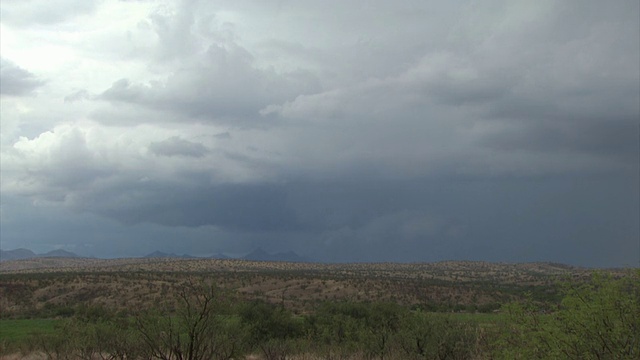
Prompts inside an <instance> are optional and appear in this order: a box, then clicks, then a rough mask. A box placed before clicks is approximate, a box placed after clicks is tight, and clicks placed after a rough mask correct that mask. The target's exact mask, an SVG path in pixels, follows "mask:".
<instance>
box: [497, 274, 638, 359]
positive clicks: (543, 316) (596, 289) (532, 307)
mask: <svg viewBox="0 0 640 360" xmlns="http://www.w3.org/2000/svg"><path fill="white" fill-rule="evenodd" d="M564 294H565V297H564V298H563V300H562V303H561V304H560V306H559V308H558V309H557V310H556V311H555V312H553V313H547V312H545V311H543V310H542V308H541V307H540V306H539V305H537V304H535V303H533V302H531V301H529V302H525V303H514V304H511V305H509V306H507V307H506V310H507V311H508V312H509V314H510V315H511V323H510V326H507V328H506V329H505V333H504V334H503V336H502V339H501V341H500V346H499V347H500V348H501V349H500V350H499V351H497V357H498V358H504V359H639V358H640V270H638V271H636V272H635V273H633V274H630V275H629V276H625V277H622V278H620V279H614V278H612V277H610V276H603V275H601V274H595V275H594V276H593V279H592V281H590V282H589V283H586V284H583V285H579V286H575V285H571V284H569V285H566V286H565V289H564Z"/></svg>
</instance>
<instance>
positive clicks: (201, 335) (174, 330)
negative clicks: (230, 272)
mask: <svg viewBox="0 0 640 360" xmlns="http://www.w3.org/2000/svg"><path fill="white" fill-rule="evenodd" d="M178 299H179V302H180V307H179V309H178V311H177V313H176V314H175V316H172V315H171V314H159V313H157V312H153V311H150V312H146V313H145V314H143V315H141V316H138V317H137V319H136V328H137V330H138V332H139V334H140V337H141V339H142V341H143V342H144V343H145V345H146V350H147V352H148V354H147V355H148V356H149V357H153V358H159V359H163V360H174V359H178V360H199V359H219V360H225V359H231V358H233V357H234V356H236V355H237V353H238V352H239V350H240V344H241V340H242V334H241V332H240V330H239V329H238V328H237V327H234V326H233V325H231V323H230V321H229V320H228V316H226V315H227V312H226V310H227V308H228V305H229V303H228V301H227V299H226V298H225V297H224V295H223V293H222V292H220V291H219V290H218V289H216V288H215V287H213V286H207V285H195V284H194V283H192V282H188V283H186V284H185V285H184V286H182V288H181V289H180V290H179V291H178Z"/></svg>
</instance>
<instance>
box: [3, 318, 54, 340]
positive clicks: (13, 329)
mask: <svg viewBox="0 0 640 360" xmlns="http://www.w3.org/2000/svg"><path fill="white" fill-rule="evenodd" d="M58 322H60V320H56V319H19V320H13V319H11V320H9V319H7V320H5V319H2V320H0V339H2V341H5V342H11V343H18V342H22V341H24V340H26V339H27V338H28V337H29V336H31V335H33V334H53V333H54V332H55V331H54V326H55V324H56V323H58Z"/></svg>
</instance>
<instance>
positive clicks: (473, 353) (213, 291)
mask: <svg viewBox="0 0 640 360" xmlns="http://www.w3.org/2000/svg"><path fill="white" fill-rule="evenodd" d="M602 279H605V280H606V281H603V280H602ZM639 279H640V277H639V276H638V273H637V272H636V273H634V272H633V271H632V270H630V269H606V270H604V269H599V270H594V269H586V268H579V267H573V266H568V265H563V264H554V263H522V264H507V263H489V262H474V261H444V262H437V263H352V264H321V263H291V262H264V261H247V260H237V259H176V258H129V259H87V258H32V259H22V260H13V261H4V262H2V263H0V299H1V300H0V314H2V322H3V326H2V328H3V330H2V331H3V339H2V343H1V345H2V352H3V354H4V356H16V355H15V354H16V353H19V354H22V355H26V354H31V355H30V356H38V354H39V355H41V356H45V357H50V358H63V357H65V356H66V357H69V356H70V357H75V358H95V357H96V356H98V350H96V349H94V350H91V351H89V350H87V351H89V353H90V354H88V355H87V354H85V355H81V354H80V352H79V350H77V349H76V350H73V346H76V347H78V346H79V345H78V344H75V343H74V344H75V345H72V344H69V345H68V347H67V348H65V349H66V350H64V351H63V350H61V349H57V350H55V349H54V350H55V351H54V350H52V345H51V343H46V341H44V340H42V339H47V336H54V335H52V334H55V333H56V332H58V333H59V331H60V330H61V329H66V330H65V332H64V334H65V335H64V336H63V339H66V340H67V341H70V340H69V338H70V337H73V336H72V335H70V334H73V333H74V331H76V332H77V331H80V330H78V329H83V330H81V332H82V333H83V334H85V333H89V334H97V333H93V332H92V331H95V327H96V326H107V327H113V328H112V331H114V333H113V334H112V337H116V338H117V336H116V335H115V334H116V333H117V332H118V331H125V330H124V329H129V330H127V331H132V330H131V329H135V330H136V331H138V332H140V331H142V330H144V329H146V328H144V326H143V324H147V323H145V322H143V320H141V319H147V320H145V321H151V320H148V319H149V318H150V317H152V318H153V319H156V320H157V319H165V320H166V319H174V320H175V318H176V317H177V318H180V316H185V315H184V311H185V309H187V310H188V313H189V315H188V316H186V318H184V319H183V320H182V322H178V321H176V323H180V324H182V325H181V326H187V325H188V324H190V321H193V318H192V316H193V314H194V313H198V311H200V310H202V309H201V308H199V306H200V305H201V304H202V303H201V302H202V301H203V300H206V301H210V302H211V304H216V306H212V307H215V308H218V309H219V310H216V311H215V314H217V315H215V316H213V315H210V314H207V316H212V319H213V318H216V316H217V317H219V316H225V317H226V318H228V319H231V320H228V321H230V323H231V324H233V325H229V323H226V325H224V326H223V328H225V326H226V327H229V326H231V328H233V329H230V328H225V329H226V330H225V331H222V330H221V329H220V328H219V327H216V329H217V330H216V331H217V332H222V333H225V334H227V335H229V334H235V335H233V339H235V340H231V339H228V338H224V339H222V340H220V339H218V340H216V341H219V342H221V343H222V344H227V345H228V344H235V345H233V346H232V347H233V349H234V350H229V351H230V352H225V353H224V354H226V355H225V356H229V357H225V356H222V355H215V356H214V354H213V353H210V354H208V355H206V356H204V355H202V354H200V355H197V354H192V355H193V356H196V357H195V358H202V359H204V358H237V356H239V355H242V356H244V357H247V356H254V357H257V358H264V359H276V358H279V359H294V358H305V356H317V358H344V359H347V358H352V359H359V358H368V359H378V358H379V359H383V358H392V359H393V358H396V359H402V358H427V359H432V358H433V359H440V358H442V359H444V358H460V359H464V358H478V359H483V358H495V357H500V356H503V357H505V358H506V355H504V353H502V352H501V351H502V350H499V348H498V345H497V344H499V343H500V342H501V341H505V340H504V339H505V337H504V331H506V330H505V329H507V328H510V327H511V326H519V325H522V324H518V322H517V321H519V320H517V319H520V320H522V321H525V320H526V319H528V318H527V317H528V316H536V317H537V316H541V317H542V319H544V321H551V320H552V319H553V318H555V317H556V314H559V313H561V312H562V311H563V306H564V305H563V304H565V303H566V301H565V300H566V297H567V296H568V295H571V294H574V293H572V292H575V291H578V290H579V291H587V290H588V291H592V292H593V291H595V290H597V289H599V288H602V289H607V288H608V287H607V286H609V285H606V284H618V283H620V284H621V283H622V282H624V284H626V285H624V286H626V287H629V286H630V287H631V288H630V289H627V290H628V293H623V296H618V298H616V299H615V301H617V302H619V301H624V300H625V296H627V297H628V299H630V300H631V301H630V302H629V303H627V304H626V306H629V310H630V311H631V312H632V314H633V313H634V311H635V312H636V313H637V311H638V308H639V305H638V295H639V294H640V293H639V292H638V290H639V288H640V282H639ZM594 284H596V285H597V284H600V285H597V286H596V287H594ZM603 284H604V285H603ZM605 285H606V286H605ZM610 290H611V289H610ZM209 291H210V292H209ZM611 291H613V290H611ZM616 291H617V290H616ZM625 294H626V295H625ZM574 295H575V294H574ZM591 295H593V294H591ZM591 295H590V296H591ZM596 295H597V294H596ZM595 297H596V298H597V296H595ZM230 299H232V300H230ZM563 299H565V300H563ZM229 301H231V303H229ZM522 304H528V305H527V306H529V308H528V309H529V310H531V309H534V308H535V309H536V311H535V313H531V312H526V311H524V310H522V309H521V310H522V311H521V312H520V313H518V312H517V311H515V310H514V306H516V307H517V306H520V305H522ZM600 305H602V304H600ZM218 311H219V312H218ZM91 314H93V315H91ZM354 314H355V315H354ZM363 314H366V315H363ZM513 316H515V317H516V318H514V317H513ZM272 317H273V318H272ZM423 317H424V319H423ZM639 318H640V317H639ZM116 319H119V320H117V321H116ZM322 319H324V320H322ZM345 319H347V320H348V321H347V320H345ZM418 319H422V320H418ZM156 320H154V321H156ZM610 320H611V321H613V323H611V324H617V323H616V322H615V321H617V320H616V319H610ZM263 321H264V322H266V325H265V324H261V322H263ZM345 321H346V322H345ZM415 321H423V322H424V323H423V324H421V325H420V327H419V328H416V329H413V328H412V327H411V326H414V325H411V324H414V322H415ZM170 322H171V321H170ZM636 322H637V321H636ZM123 323H124V324H128V325H126V326H124V325H122V324H123ZM152 323H153V324H156V325H154V326H160V325H158V323H157V322H152ZM223 323H224V322H223ZM525 323H526V322H525ZM43 324H44V325H43ZM117 324H119V325H117ZM215 324H217V325H215V326H220V324H218V323H215ZM385 324H387V325H385ZM210 325H211V326H212V327H215V326H214V323H212V324H210ZM236 325H237V326H238V328H234V326H236ZM628 325H629V324H622V325H620V326H628ZM145 326H146V325H145ZM164 326H169V327H171V326H173V325H167V324H165V325H164ZM260 326H266V330H265V329H263V328H261V327H260ZM380 326H382V327H380ZM612 326H613V325H612ZM617 326H618V325H616V328H615V329H614V330H615V331H619V329H618V328H617ZM18 327H20V328H22V329H23V330H21V332H20V334H18V335H16V334H15V331H14V332H12V330H11V329H10V328H18ZM65 327H66V328H65ZM282 327H284V329H285V330H286V331H285V330H282ZM442 327H446V328H451V329H457V330H456V331H454V333H455V336H454V337H452V338H440V339H439V340H438V341H439V344H440V345H438V343H435V344H432V345H431V347H432V348H431V350H429V351H427V350H426V349H427V347H425V348H424V349H423V350H415V349H414V350H410V348H411V347H407V345H406V344H405V345H403V340H402V339H405V340H406V338H407V336H408V335H406V334H405V332H406V331H413V332H414V333H412V334H413V335H411V336H414V337H415V336H418V337H420V336H422V337H424V338H425V341H427V340H428V339H430V338H435V339H438V336H437V335H435V334H433V333H429V334H427V333H424V331H427V330H429V329H431V331H432V332H433V331H436V330H437V329H440V330H441V331H443V330H442ZM88 328H90V329H94V330H91V331H88V330H87V329H88ZM172 329H173V328H172ZM256 329H261V330H259V331H258V330H256ZM411 329H413V330H411ZM550 329H551V327H550ZM174 330H175V331H176V332H178V333H180V332H183V331H187V329H186V328H180V327H178V329H174ZM210 330H211V329H209V330H206V331H210ZM529 330H530V329H529ZM153 331H160V330H159V329H154V330H153ZM202 331H205V330H202ZM206 331H205V332H206ZM234 331H235V332H234ZM282 331H285V334H284V335H283V334H282V333H281V332H282ZM416 331H417V333H416ZM421 331H422V332H421ZM523 331H524V330H523ZM634 331H635V332H636V333H634V334H632V335H633V336H636V335H637V330H634ZM187 333H188V332H187ZM550 333H553V332H552V331H551V332H550ZM59 334H60V333H59ZM327 334H330V335H327ZM331 334H333V335H331ZM335 334H341V335H339V336H338V335H335ZM363 334H366V336H365V335H363ZM381 334H382V335H381ZM400 334H404V335H402V336H401V335H400ZM416 334H417V335H416ZM442 334H447V332H446V331H444V332H443V333H442ZM442 334H441V335H440V336H444V335H442ZM501 334H502V335H501ZM183 335H184V334H183ZM450 335H451V334H450ZM43 336H44V337H43ZM95 336H98V335H95ZM102 336H105V335H104V334H103V335H102ZM136 336H139V334H138V335H136ZM151 336H152V337H161V336H160V335H158V334H156V335H151ZM208 336H210V338H211V339H217V337H216V336H213V335H212V334H209V335H208ZM336 336H337V337H336ZM378 336H383V337H382V338H379V337H378ZM411 336H409V338H411ZM447 336H449V335H447ZM451 336H453V335H451ZM456 336H457V337H456ZM615 336H616V337H620V336H621V335H619V334H618V333H617V332H616V335H615ZM37 339H40V340H37ZM581 340H584V339H581ZM50 341H53V340H50ZM57 341H62V339H58V340H57ZM83 341H84V342H91V341H97V339H85V340H83ZM137 341H138V344H142V345H143V344H145V341H144V340H143V339H141V338H138V340H137ZM372 341H373V343H372ZM378 341H382V343H380V342H378ZM509 341H511V342H513V343H514V344H516V343H517V341H515V340H514V339H510V340H509ZM520 341H522V340H520ZM102 342H103V343H104V340H102ZM183 342H184V340H183ZM447 342H452V343H451V346H453V347H452V348H451V349H449V350H450V351H449V350H447V352H446V354H443V353H439V352H438V346H440V347H442V346H444V345H443V344H446V343H447ZM312 344H313V345H314V346H311V345H312ZM319 344H322V346H320V347H317V346H319ZM385 344H386V345H385ZM425 344H427V343H425ZM455 344H458V345H457V346H458V347H456V346H454V345H455ZM461 344H462V345H464V346H462V345H461ZM130 345H131V344H129V346H130ZM147 345H149V344H147ZM165 345H166V346H167V347H166V349H170V348H171V347H170V346H169V345H167V344H165ZM218 345H219V344H218ZM414 345H415V344H414ZM520 345H522V344H520ZM123 346H124V345H123ZM149 346H150V345H149ZM372 346H373V347H372ZM380 346H382V347H381V348H380ZM424 346H427V345H424ZM623 347H624V346H623ZM160 348H162V346H160ZM136 349H137V350H136V351H137V352H136V355H135V356H136V357H138V358H162V356H161V351H160V350H157V352H155V353H153V352H151V353H148V352H147V353H145V352H144V351H143V349H141V348H136ZM241 349H242V350H241ZM375 349H377V350H375ZM630 349H631V350H630V351H638V346H637V345H633V346H631V348H630ZM556 350H557V349H556ZM65 351H66V353H65V354H63V352H65ZM131 351H133V350H131ZM416 351H417V352H416ZM549 351H551V349H550V350H549ZM99 352H100V353H101V354H102V355H105V354H106V352H108V353H109V356H110V357H111V358H115V357H113V356H115V355H114V354H113V353H112V352H114V351H113V350H101V351H99ZM12 354H13V355H12ZM34 354H35V355H34ZM330 354H333V355H330ZM338 354H339V356H338ZM447 354H448V355H447ZM509 354H510V353H509ZM579 354H581V355H580V356H582V355H583V353H579ZM632 354H633V356H635V354H637V352H633V353H632ZM183 355H184V354H182V353H181V355H177V354H175V353H173V354H172V355H171V358H180V356H183ZM83 356H85V357H83ZM105 356H106V355H105ZM129 356H131V355H129ZM307 358H311V357H307ZM568 358H571V357H568ZM623 358H624V357H623Z"/></svg>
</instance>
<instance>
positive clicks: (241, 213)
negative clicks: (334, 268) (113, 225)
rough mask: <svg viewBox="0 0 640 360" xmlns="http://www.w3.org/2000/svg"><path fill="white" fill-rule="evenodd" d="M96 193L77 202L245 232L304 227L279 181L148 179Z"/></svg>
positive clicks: (120, 216) (121, 217)
mask: <svg viewBox="0 0 640 360" xmlns="http://www.w3.org/2000/svg"><path fill="white" fill-rule="evenodd" d="M189 177H190V178H194V177H197V175H193V176H189ZM90 196H91V197H88V198H80V199H76V203H75V205H74V206H75V207H76V208H77V209H79V210H83V211H91V212H94V213H96V214H100V215H104V216H107V217H110V218H112V219H115V220H118V221H121V222H123V223H127V224H139V223H155V224H160V225H165V226H188V227H195V226H204V225H213V226H217V227H220V228H223V229H226V230H229V231H243V232H253V231H266V232H271V231H282V232H287V231H293V230H296V229H298V228H299V227H300V224H298V223H297V222H296V217H295V214H294V212H293V211H292V209H291V208H290V206H289V205H288V203H287V194H286V192H285V189H283V188H282V187H281V186H277V185H268V184H257V185H251V184H248V185H217V186H215V185H214V186H197V185H196V186H189V185H186V184H185V185H182V186H179V187H176V186H174V185H172V184H160V183H153V182H144V183H141V184H139V185H138V186H137V187H133V186H131V185H127V186H126V187H124V186H123V187H122V188H120V189H113V190H112V191H109V192H105V193H95V194H93V195H90Z"/></svg>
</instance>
